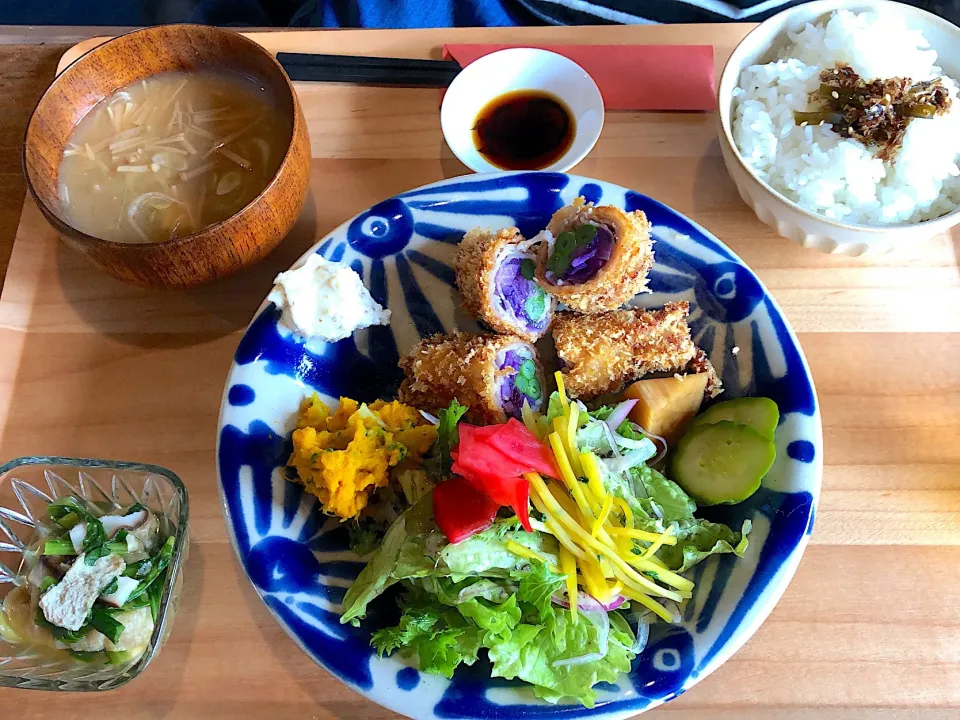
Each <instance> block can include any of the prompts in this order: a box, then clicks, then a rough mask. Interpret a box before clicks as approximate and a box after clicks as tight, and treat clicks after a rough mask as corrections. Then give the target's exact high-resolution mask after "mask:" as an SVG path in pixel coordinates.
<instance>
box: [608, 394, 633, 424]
mask: <svg viewBox="0 0 960 720" xmlns="http://www.w3.org/2000/svg"><path fill="white" fill-rule="evenodd" d="M636 404H637V401H636V398H634V399H631V400H624V401H623V402H622V403H620V404H619V405H617V406H616V407H615V408H614V409H613V412H612V413H610V416H609V417H608V418H607V419H606V420H604V422H605V423H606V424H607V427H608V428H610V430H612V431H613V432H616V431H617V428H619V427H620V426H621V425H622V424H623V421H624V420H626V419H627V415H629V414H630V411H631V410H633V406H634V405H636Z"/></svg>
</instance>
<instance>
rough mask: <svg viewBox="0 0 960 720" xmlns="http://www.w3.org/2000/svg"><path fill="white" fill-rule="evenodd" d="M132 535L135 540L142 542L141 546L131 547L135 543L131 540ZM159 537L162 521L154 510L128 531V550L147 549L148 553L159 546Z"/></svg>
mask: <svg viewBox="0 0 960 720" xmlns="http://www.w3.org/2000/svg"><path fill="white" fill-rule="evenodd" d="M131 537H132V538H133V539H134V541H136V542H138V543H140V546H139V547H138V546H133V547H131V545H132V544H133V543H132V542H131V540H130V538H131ZM159 539H160V521H159V520H157V516H156V515H154V514H153V513H152V512H147V517H146V520H144V521H141V522H140V524H139V525H137V526H136V527H134V528H133V529H132V530H128V531H127V550H128V551H130V552H134V551H136V550H146V551H147V552H148V553H149V552H153V551H154V550H155V549H156V547H157V544H158V540H159Z"/></svg>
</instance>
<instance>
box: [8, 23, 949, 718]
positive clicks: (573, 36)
mask: <svg viewBox="0 0 960 720" xmlns="http://www.w3.org/2000/svg"><path fill="white" fill-rule="evenodd" d="M748 29H749V26H745V25H726V26H698V27H697V26H672V27H633V28H625V27H616V28H602V29H598V28H525V29H524V28H519V29H510V30H503V29H476V30H455V31H450V30H437V31H415V32H406V31H383V32H358V31H340V32H310V33H289V34H285V35H283V36H282V37H281V39H280V40H279V41H278V42H280V44H281V45H283V46H284V47H285V48H286V49H300V50H314V51H326V52H353V53H368V54H385V55H390V54H397V55H408V56H413V57H436V56H437V55H438V53H439V49H440V47H441V45H442V44H443V43H444V42H450V41H457V42H471V41H473V42H479V41H483V42H490V41H496V42H504V43H524V42H529V43H537V42H540V43H547V42H561V43H562V42H591V43H613V44H616V43H671V42H673V43H712V44H714V45H715V47H716V60H717V68H718V74H719V68H720V67H722V64H723V61H724V60H725V58H726V56H727V55H728V54H729V52H730V51H731V49H732V48H733V46H734V45H735V44H736V42H737V41H738V40H739V39H740V38H741V37H742V36H743V34H744V33H745V32H746V31H747V30H748ZM68 32H69V37H67V33H66V32H64V33H61V34H58V31H57V30H49V31H42V30H23V29H12V28H8V29H7V32H6V33H0V97H2V98H3V101H2V103H0V258H2V259H0V268H2V269H5V270H6V282H5V286H4V288H3V294H2V297H0V429H2V436H0V457H2V458H3V459H8V458H11V457H15V456H18V455H29V454H64V455H79V456H95V457H96V456H100V457H112V458H117V459H133V460H140V461H145V462H155V463H159V464H161V465H165V466H167V467H170V468H172V469H174V470H175V471H176V472H177V473H179V474H180V476H181V477H182V478H183V479H184V481H185V482H186V484H187V486H188V488H189V491H190V496H191V508H192V518H191V534H192V545H191V550H190V558H189V562H188V564H187V566H186V581H185V585H184V593H183V601H182V605H181V610H180V613H179V615H178V617H177V620H176V624H175V627H174V630H173V634H172V637H171V639H170V642H169V643H168V645H167V646H166V647H165V648H164V649H163V651H162V653H161V654H160V655H159V657H158V658H157V659H156V660H155V662H154V663H153V664H152V666H151V667H150V668H149V670H148V671H147V673H146V674H145V675H144V676H143V677H142V678H140V679H138V680H137V681H135V682H133V683H132V684H130V685H128V686H127V687H126V688H124V689H122V690H118V691H114V692H111V693H108V694H105V695H102V696H96V697H94V696H89V695H87V696H75V695H66V694H43V693H36V692H30V691H12V690H0V708H2V714H3V716H4V717H16V718H17V719H18V720H30V719H33V718H37V719H39V718H51V717H58V718H69V717H80V716H84V717H90V716H93V715H94V713H96V714H97V715H101V714H103V715H104V716H110V717H117V718H119V717H122V718H124V720H139V719H140V718H144V719H150V720H154V719H158V718H166V717H176V718H194V717H203V718H224V719H227V718H229V719H230V720H233V719H234V718H237V717H244V718H246V717H257V718H260V717H262V718H270V719H271V720H274V719H276V718H334V717H344V718H347V717H389V716H391V714H390V713H388V712H386V711H384V710H382V709H380V708H378V707H377V706H375V705H373V704H372V703H370V702H367V701H366V700H364V699H362V698H361V697H360V696H359V695H357V694H355V693H354V692H353V691H351V690H349V689H347V688H346V687H344V686H343V685H341V684H340V683H339V682H337V681H336V680H334V679H332V678H331V677H330V676H328V675H327V674H326V673H325V672H324V671H323V670H321V669H320V668H318V667H316V666H315V665H313V663H311V662H310V661H309V660H308V659H307V658H306V657H305V656H304V655H303V653H302V652H301V651H300V650H299V649H298V648H297V647H296V646H295V645H294V643H293V642H292V641H291V640H290V639H288V638H287V637H286V635H285V634H284V633H283V631H282V630H281V629H280V628H279V626H278V625H277V624H276V623H275V622H274V620H273V619H272V617H271V616H270V615H269V614H268V612H267V610H266V609H265V607H264V606H263V605H262V603H261V602H260V601H259V599H258V598H257V597H256V595H255V594H254V592H253V591H252V589H251V587H250V585H249V584H248V582H247V580H246V579H245V577H244V576H243V574H242V572H241V571H240V568H239V565H238V563H237V562H236V559H235V557H234V553H233V551H232V549H231V547H230V545H229V542H228V540H227V535H226V532H225V529H224V525H223V520H222V517H221V513H220V503H219V500H218V496H217V487H216V471H215V461H214V443H215V435H216V418H217V411H218V406H219V402H220V394H221V391H222V385H223V380H224V377H225V373H226V370H227V368H228V367H229V364H230V360H231V357H232V354H233V351H234V349H235V346H236V343H237V340H238V338H239V334H240V332H241V330H242V328H243V327H244V325H245V324H246V323H247V321H248V320H249V318H250V317H251V315H252V313H253V311H254V310H255V308H256V307H257V305H258V304H259V302H260V301H261V299H262V297H263V296H264V295H265V294H266V292H267V290H268V289H269V286H270V282H271V278H272V277H273V275H274V274H275V273H276V272H277V271H278V270H281V269H283V268H285V267H286V266H287V265H288V264H289V263H290V262H291V261H292V260H293V259H295V258H296V257H297V256H298V255H299V254H300V253H301V252H302V251H303V250H304V249H305V248H306V247H308V246H309V245H310V244H311V243H312V242H313V238H314V237H315V236H317V235H323V234H324V233H325V232H326V231H328V230H329V229H332V228H333V227H335V226H336V225H338V224H339V223H341V222H342V221H344V220H346V219H348V218H349V217H351V216H352V215H354V214H355V213H357V212H359V211H361V210H363V209H365V208H366V207H368V206H370V205H372V204H373V203H375V202H377V201H379V200H381V199H383V198H386V197H389V196H391V195H393V194H395V193H398V192H400V191H403V190H406V189H408V188H411V187H414V186H417V185H421V184H424V183H428V182H432V181H435V180H438V179H440V178H442V177H449V176H451V175H458V174H463V173H464V172H465V170H466V169H465V168H464V167H463V166H462V165H460V163H459V162H458V161H456V159H455V158H453V156H452V155H451V153H450V151H449V150H448V149H447V148H446V147H445V145H444V143H443V141H442V138H441V134H440V127H439V114H438V112H437V93H436V91H431V90H401V89H382V88H360V87H343V86H313V87H305V86H302V87H301V88H300V90H301V96H302V98H303V102H304V106H305V109H306V113H307V116H308V122H309V124H310V127H311V130H312V142H313V154H314V164H313V171H314V172H313V178H312V197H311V200H310V201H309V203H308V209H307V211H306V213H305V215H304V218H303V220H302V222H301V223H300V225H299V226H298V228H297V229H296V230H295V231H294V233H293V234H292V235H291V237H290V238H288V239H287V241H286V242H285V243H284V244H283V245H282V246H281V248H280V249H279V250H277V251H276V252H275V253H274V254H273V255H272V256H271V257H269V258H268V259H267V260H266V261H264V262H263V263H262V264H261V265H260V266H258V267H256V268H252V269H250V270H248V271H246V272H244V273H241V274H240V275H239V276H236V277H234V278H232V279H229V280H227V281H225V282H222V283H220V284H219V285H216V286H213V287H209V288H203V289H200V290H195V291H191V292H184V293H178V294H174V293H156V292H147V291H143V290H139V289H136V288H132V287H126V286H123V285H120V284H119V283H117V282H114V281H112V280H111V279H109V278H108V277H106V276H104V275H101V274H100V273H99V272H97V271H95V270H93V269H92V268H90V267H88V266H87V265H86V264H85V263H84V261H82V259H81V258H79V257H78V256H76V255H75V254H73V253H72V252H70V251H68V250H67V249H66V248H65V247H62V246H60V245H59V244H58V243H57V240H56V238H55V237H54V236H53V234H52V232H51V231H50V230H49V229H48V228H47V227H46V226H45V224H44V223H43V221H42V219H41V217H40V215H39V213H38V212H37V210H36V208H35V207H33V205H32V204H31V203H29V202H28V203H27V204H26V206H25V207H24V209H23V215H22V219H21V205H22V202H23V182H22V180H21V177H20V143H21V138H22V135H23V131H24V127H25V124H26V121H27V117H28V114H29V111H30V109H31V107H32V106H33V104H34V103H35V101H36V100H37V98H38V97H39V95H40V93H41V92H42V91H43V89H44V87H45V85H46V84H47V83H48V82H49V80H50V79H51V78H52V76H53V73H54V68H55V66H56V63H57V60H58V57H59V56H60V54H61V53H62V52H63V51H64V50H65V49H66V47H67V46H68V45H69V44H72V42H75V41H76V40H77V38H78V36H83V35H87V36H90V35H93V34H97V33H96V32H95V31H89V32H85V31H84V30H83V29H80V30H77V29H71V30H69V31H68ZM714 121H715V118H714V117H713V116H712V115H699V114H656V113H633V112H613V113H609V114H608V116H607V123H606V126H605V128H604V131H603V136H602V137H601V139H600V142H599V143H598V144H597V146H596V148H595V150H594V151H593V152H592V153H591V155H590V157H588V158H587V159H586V160H585V161H584V162H583V163H581V164H580V165H579V166H578V167H577V168H576V172H578V173H580V174H584V175H590V176H594V177H597V178H601V179H603V180H608V181H611V182H614V183H619V184H621V185H626V186H628V187H631V188H634V189H636V190H638V191H640V192H644V193H647V194H650V195H653V196H654V197H656V198H658V199H659V200H661V201H663V202H665V203H667V204H669V205H670V206H672V207H674V208H676V209H677V210H679V211H680V212H683V213H685V214H687V215H689V216H690V217H691V218H693V219H694V220H696V221H697V222H699V223H701V224H702V225H704V226H706V227H707V228H708V229H709V230H711V231H712V232H713V233H715V234H716V235H717V236H718V237H719V238H720V239H721V240H723V241H724V242H725V243H727V244H728V245H729V246H730V247H732V248H733V249H734V250H735V251H736V252H737V253H739V254H740V256H741V257H743V259H744V260H745V261H746V262H747V263H748V264H749V265H750V266H751V267H752V268H753V269H754V270H755V271H756V272H757V273H758V274H759V276H760V278H761V279H762V280H763V282H764V283H765V284H766V286H767V287H768V288H769V289H770V290H771V291H772V292H773V294H774V295H775V296H776V298H777V300H778V302H779V303H780V305H781V306H782V307H783V309H784V311H785V312H786V315H787V317H788V318H789V320H790V322H791V323H792V324H793V327H794V329H795V330H796V331H797V333H798V334H799V338H800V342H801V344H802V346H803V349H804V351H805V353H806V356H807V359H808V361H809V363H810V366H811V368H812V371H813V375H814V379H815V381H816V385H817V390H818V393H819V398H820V403H821V407H822V411H823V424H824V439H825V444H826V448H825V471H824V479H823V494H822V496H821V499H820V509H819V512H818V517H817V524H816V528H815V531H814V533H813V537H812V541H811V544H810V546H809V548H808V550H807V551H806V554H805V556H804V558H803V561H802V562H801V565H800V568H799V570H798V572H797V575H796V577H795V579H794V580H793V582H792V584H791V585H790V587H789V589H788V590H787V592H786V594H785V595H784V597H783V599H782V600H781V602H780V604H779V605H778V607H777V608H776V610H774V612H773V614H772V615H771V616H770V618H769V619H768V620H767V622H766V623H765V624H764V625H763V627H761V628H760V630H759V631H758V632H757V634H756V635H755V636H754V637H753V639H751V640H750V641H749V642H748V643H747V644H746V646H745V647H744V648H743V649H742V650H740V651H739V652H738V653H737V654H736V655H735V656H734V657H733V658H732V659H731V660H730V661H729V662H727V663H726V664H725V665H724V666H723V667H721V668H720V669H719V670H718V671H717V672H716V673H714V674H713V675H712V676H710V677H708V678H706V679H705V680H703V681H702V682H701V683H700V684H699V685H697V686H696V687H695V688H694V689H692V690H691V691H689V692H688V693H686V694H685V695H683V696H682V697H680V698H678V699H677V700H675V701H673V702H671V703H668V704H667V705H666V706H664V707H662V708H659V709H657V710H654V711H653V712H652V713H651V714H650V717H652V718H672V719H673V720H694V719H700V718H711V719H712V718H718V719H722V720H770V719H772V720H814V719H816V720H906V719H907V718H911V719H912V718H917V719H921V718H922V719H924V720H926V719H931V720H938V719H940V718H958V717H960V621H958V619H957V617H958V614H957V610H956V608H957V607H960V572H958V568H960V513H958V511H960V271H958V256H960V234H954V235H953V236H952V237H946V236H945V237H939V238H935V239H933V240H930V241H929V242H925V243H923V244H918V245H916V246H913V247H909V248H904V249H903V250H901V251H899V252H897V253H895V254H892V255H887V256H883V257H879V258H873V259H855V258H840V257H831V256H828V255H822V254H819V253H816V252H814V251H810V250H804V249H802V248H799V247H797V246H795V245H793V244H792V243H790V242H788V241H785V240H782V239H779V238H777V237H776V235H775V234H774V233H773V232H772V231H771V230H769V229H768V228H767V227H765V226H764V225H762V224H761V223H760V222H759V221H758V220H757V219H756V218H755V217H754V216H753V214H752V212H751V211H749V210H748V209H747V208H746V207H745V206H744V205H743V203H742V202H741V200H740V198H739V197H738V196H737V193H736V190H735V189H734V187H733V184H732V183H731V181H730V179H729V178H728V176H727V173H726V171H725V169H724V167H723V162H722V160H721V157H720V151H719V148H718V145H717V141H716V135H715V132H716V131H715V124H714ZM18 223H19V224H20V225H19V230H18V229H17V228H18ZM14 240H16V242H15V244H14ZM11 246H13V254H12V257H11V258H10V260H9V267H7V257H8V256H9V254H10V252H11Z"/></svg>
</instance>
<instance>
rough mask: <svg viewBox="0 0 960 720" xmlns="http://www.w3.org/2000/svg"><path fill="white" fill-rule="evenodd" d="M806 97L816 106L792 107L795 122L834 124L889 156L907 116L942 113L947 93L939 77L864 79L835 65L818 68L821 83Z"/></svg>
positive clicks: (946, 106) (948, 100) (898, 141)
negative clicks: (823, 68) (813, 107)
mask: <svg viewBox="0 0 960 720" xmlns="http://www.w3.org/2000/svg"><path fill="white" fill-rule="evenodd" d="M810 102H811V103H813V104H814V105H817V106H819V109H818V110H814V111H812V112H806V111H798V112H794V114H793V117H794V122H796V124H797V125H819V124H821V123H823V124H829V125H832V126H833V130H834V132H836V133H839V134H840V135H844V136H847V137H850V138H853V139H854V140H859V141H860V142H862V143H863V144H864V145H868V146H870V145H877V146H879V147H880V152H879V153H878V154H877V157H879V158H880V159H881V160H889V159H891V158H892V157H893V156H894V155H895V154H896V152H897V150H899V149H900V146H901V144H902V143H903V136H904V133H905V132H906V130H907V124H908V123H909V122H910V120H912V119H913V118H932V117H934V116H936V115H940V114H942V113H945V112H946V111H947V110H949V109H950V104H951V98H950V93H949V92H948V91H947V88H946V87H945V86H944V84H943V81H942V80H941V78H934V79H933V80H925V81H923V82H918V83H913V82H911V80H910V78H908V77H895V78H890V79H888V80H883V79H878V80H872V81H870V82H866V81H864V80H863V78H861V77H860V76H859V75H858V74H857V73H856V72H855V71H854V70H853V68H851V67H850V66H849V65H837V67H835V68H833V69H829V70H824V71H823V72H822V73H820V86H819V87H818V88H817V89H816V90H815V91H814V92H812V93H811V94H810Z"/></svg>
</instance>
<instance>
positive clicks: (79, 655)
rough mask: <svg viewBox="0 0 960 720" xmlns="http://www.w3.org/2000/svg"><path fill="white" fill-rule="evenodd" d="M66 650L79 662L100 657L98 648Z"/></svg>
mask: <svg viewBox="0 0 960 720" xmlns="http://www.w3.org/2000/svg"><path fill="white" fill-rule="evenodd" d="M67 652H68V653H70V655H72V656H73V657H74V658H76V659H77V660H79V661H80V662H85V663H89V662H93V661H94V660H97V659H98V658H100V651H99V650H98V651H95V652H80V651H79V650H67Z"/></svg>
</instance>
